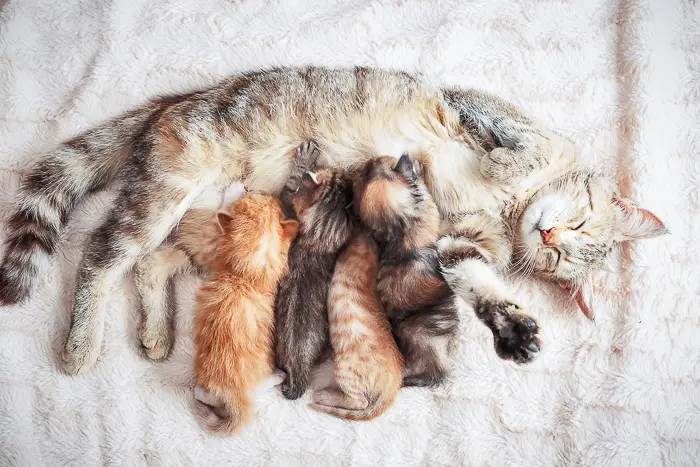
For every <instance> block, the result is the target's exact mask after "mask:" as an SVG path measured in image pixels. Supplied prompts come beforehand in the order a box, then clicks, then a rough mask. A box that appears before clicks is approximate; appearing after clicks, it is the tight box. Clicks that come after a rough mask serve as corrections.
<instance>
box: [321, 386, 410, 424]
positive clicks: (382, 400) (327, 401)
mask: <svg viewBox="0 0 700 467" xmlns="http://www.w3.org/2000/svg"><path fill="white" fill-rule="evenodd" d="M320 392H323V390H321V391H320ZM319 395H320V396H321V397H318V396H319ZM367 396H368V397H367V401H368V404H367V407H365V408H364V409H348V408H345V407H338V406H336V405H332V404H334V401H333V400H332V399H333V398H334V397H335V395H334V394H330V393H329V394H328V395H323V394H318V393H315V394H314V400H316V402H312V403H311V404H309V407H311V408H312V409H314V410H316V411H318V412H323V413H326V414H328V415H333V416H334V417H338V418H344V419H345V420H351V421H368V420H372V419H374V418H377V417H378V416H380V415H381V414H383V413H384V412H386V411H387V410H388V409H389V407H391V406H392V405H393V404H394V399H395V398H396V394H395V393H392V394H381V393H379V394H367ZM336 402H337V403H341V402H340V400H338V401H336Z"/></svg>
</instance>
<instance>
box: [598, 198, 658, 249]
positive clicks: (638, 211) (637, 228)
mask: <svg viewBox="0 0 700 467" xmlns="http://www.w3.org/2000/svg"><path fill="white" fill-rule="evenodd" d="M612 203H613V207H614V208H615V209H617V211H618V218H619V223H618V232H617V238H616V240H617V241H620V242H622V241H626V240H639V239H643V238H653V237H658V236H659V235H664V234H667V233H668V229H666V226H665V225H664V223H663V222H661V220H660V219H659V218H658V217H656V216H655V215H654V214H652V213H651V212H650V211H647V210H646V209H643V208H641V207H639V206H638V205H637V203H635V202H634V201H632V200H629V199H627V198H623V197H621V196H615V197H614V198H613V200H612Z"/></svg>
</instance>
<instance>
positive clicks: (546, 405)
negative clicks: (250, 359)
mask: <svg viewBox="0 0 700 467" xmlns="http://www.w3.org/2000/svg"><path fill="white" fill-rule="evenodd" d="M300 64H317V65H356V64H362V65H376V66H382V67H395V68H402V69H405V70H409V71H422V72H424V73H426V74H427V75H429V76H431V77H434V78H436V79H438V80H439V81H441V82H444V83H446V84H455V85H463V86H478V87H481V88H484V89H487V90H490V91H493V92H496V93H499V94H500V95H502V96H503V97H506V98H508V99H511V100H513V101H514V102H516V103H518V104H519V105H521V106H522V107H524V108H526V109H527V110H528V111H529V112H530V113H531V114H532V115H533V116H535V117H536V118H539V119H540V120H542V121H543V122H544V123H545V124H547V125H549V126H550V127H552V128H554V129H555V130H558V131H560V132H561V133H563V134H564V135H566V136H567V137H569V138H571V139H572V140H573V141H574V142H575V143H576V144H577V145H579V146H580V147H581V148H582V150H583V152H584V154H585V158H586V160H587V161H588V162H590V163H592V164H594V165H596V166H598V167H601V168H603V169H604V170H605V171H607V172H608V173H609V174H611V175H612V176H613V177H615V178H616V179H618V180H620V181H621V183H622V189H623V192H624V193H625V194H627V195H630V196H633V197H635V198H637V199H638V200H639V201H640V202H641V203H642V204H643V205H644V206H645V207H647V208H649V209H651V210H652V211H653V212H655V213H656V214H658V215H659V216H660V217H661V218H662V219H663V221H664V222H665V223H666V224H667V226H668V227H669V229H670V231H671V233H672V234H671V235H668V236H665V237H661V238H657V239H654V240H647V241H644V242H640V243H638V244H630V245H627V246H626V247H625V248H624V249H623V250H622V254H621V255H619V261H618V263H619V264H618V265H616V266H614V267H613V268H612V270H611V271H608V272H604V273H601V274H600V275H598V276H597V278H596V280H595V281H594V282H593V283H592V286H591V288H590V291H589V292H588V293H589V295H591V296H592V306H593V307H594V308H595V310H596V312H597V320H596V322H595V323H592V322H589V321H586V320H585V319H584V318H583V316H582V315H581V314H580V313H579V312H578V311H577V309H576V307H575V305H574V304H573V303H571V302H570V301H568V300H567V299H566V297H564V295H563V294H562V293H561V292H560V291H558V290H556V289H554V288H551V287H548V286H544V285H541V284H536V283H532V282H521V283H517V284H516V286H517V287H518V288H519V290H520V297H521V298H522V301H523V302H524V303H525V304H526V305H527V307H528V308H529V309H530V310H531V311H532V312H533V314H534V315H535V316H537V318H538V320H539V323H540V325H541V327H542V334H543V336H542V337H543V341H544V349H543V351H542V352H541V355H540V356H539V358H538V359H537V360H536V361H535V362H534V363H533V364H531V365H529V366H524V367H517V366H515V365H514V364H511V363H508V362H504V361H501V360H499V359H498V358H497V357H496V354H495V352H494V350H493V347H492V345H493V344H492V337H491V335H490V332H489V331H488V330H487V329H486V328H485V327H484V326H482V325H481V324H480V323H478V322H477V321H476V319H475V318H473V317H472V316H467V318H466V326H465V328H466V329H465V334H464V337H463V339H462V350H461V357H460V360H459V364H458V368H457V371H456V372H455V375H454V380H453V381H452V382H451V383H450V384H448V385H447V386H446V387H444V388H442V389H440V390H435V391H429V390H420V389H410V390H404V391H402V393H401V395H400V397H399V399H398V402H397V403H396V405H395V406H394V407H393V408H392V409H391V410H390V411H389V412H388V413H386V415H384V416H383V417H381V418H380V419H379V420H376V421H374V422H370V423H354V424H352V423H348V422H344V421H341V420H336V419H334V418H331V417H328V416H325V415H321V414H318V413H315V412H313V411H311V410H309V409H308V408H307V407H306V403H307V402H308V399H304V400H300V401H297V402H289V401H286V400H284V399H283V398H282V396H281V395H279V394H278V393H277V392H276V391H275V390H273V389H270V390H268V391H266V392H263V393H262V394H261V395H260V396H259V397H258V398H257V404H258V407H259V418H258V420H257V421H256V422H255V423H253V424H252V425H250V426H248V427H247V428H246V429H245V430H244V432H243V433H242V434H241V435H240V436H237V437H234V438H228V439H221V438H216V437H213V436H210V435H209V434H207V433H206V432H205V431H204V430H203V429H202V428H201V427H200V426H199V425H198V423H197V421H196V419H195V417H194V414H193V411H192V407H191V388H192V384H193V369H192V358H193V347H192V341H191V324H192V312H193V307H192V304H193V298H194V294H195V291H196V286H197V281H196V280H193V279H188V280H183V281H181V282H179V283H178V294H179V295H178V298H179V301H178V307H177V310H178V311H177V317H176V321H177V340H176V343H175V349H174V354H173V356H172V357H171V359H170V360H169V361H167V362H164V363H160V364H154V363H151V362H149V361H147V360H146V359H144V358H143V357H141V355H140V353H139V343H138V339H137V327H138V321H139V316H138V313H137V310H136V308H135V296H134V287H133V284H132V280H131V278H130V277H127V278H125V280H124V282H123V285H120V286H119V287H118V289H117V290H115V291H114V292H113V293H111V294H110V295H109V298H108V300H107V304H106V306H107V307H108V312H107V318H106V331H105V337H104V344H103V351H102V356H101V358H100V360H99V361H98V363H97V364H96V366H95V367H94V368H93V369H92V371H90V372H89V373H87V374H85V375H83V376H78V377H70V376H67V375H65V374H63V373H62V372H61V371H60V370H59V368H60V366H59V365H58V361H59V354H60V350H61V347H62V345H63V342H64V338H65V335H66V332H67V329H68V325H69V309H70V305H71V301H72V300H71V291H72V287H73V283H74V280H75V272H76V268H77V263H78V261H79V260H80V257H81V253H82V245H83V242H84V240H85V236H86V234H87V233H88V232H89V231H90V230H91V229H93V228H94V227H95V226H96V225H97V224H98V223H99V221H100V219H101V218H102V216H104V214H105V213H106V211H107V210H108V209H109V206H110V201H111V199H112V196H113V193H106V194H102V195H99V196H96V197H94V198H92V199H90V200H88V201H86V202H85V203H83V204H81V206H80V208H79V209H78V210H77V212H76V213H75V215H74V216H73V221H72V222H71V224H70V226H69V228H68V229H67V230H66V232H65V234H64V235H63V237H62V243H61V248H60V251H59V253H58V254H57V255H56V257H55V258H54V260H53V261H52V263H51V265H50V267H48V268H47V269H46V270H44V271H42V273H41V283H40V286H39V289H38V290H37V291H36V293H35V294H34V295H33V297H32V298H31V300H29V301H28V302H26V303H25V304H22V305H21V306H13V307H8V308H3V309H0V465H1V466H15V465H21V466H25V465H46V466H59V465H61V466H62V465H79V466H82V467H84V466H93V465H114V466H134V465H154V466H156V465H162V466H176V465H188V466H189V465H206V466H209V465H241V466H243V465H323V466H326V465H358V466H359V465H367V466H378V465H397V466H398V465H401V466H405V465H487V464H488V465H494V466H501V465H520V466H535V465H591V466H604V465H610V466H619V465H630V466H637V465H649V466H651V465H694V464H695V465H697V463H698V462H700V388H699V384H700V383H699V378H700V327H699V326H700V324H699V323H700V285H699V284H700V265H699V264H698V261H700V246H699V245H700V234H698V231H700V216H699V215H698V214H699V210H700V158H699V157H698V151H699V150H700V133H698V131H699V129H700V2H697V3H696V2H695V1H692V0H617V1H614V0H585V1H584V0H581V1H578V2H573V1H566V2H565V1H541V0H522V1H520V2H513V1H510V0H472V1H462V0H393V1H389V0H385V1H370V0H349V1H348V0H324V1H314V0H293V1H290V0H234V1H230V2H229V1H225V0H196V1H195V0H111V1H100V2H94V1H90V0H83V1H80V0H62V1H60V2H58V1H54V0H34V1H32V0H24V1H21V0H15V1H13V0H9V2H8V3H7V4H5V5H4V6H3V7H2V13H1V17H0V168H1V169H2V172H1V173H0V224H2V225H3V227H2V230H3V231H4V224H5V221H6V219H7V217H8V215H9V210H10V203H11V201H12V200H13V199H14V196H15V195H16V192H17V186H18V185H17V183H18V179H19V176H20V174H21V173H22V172H23V171H25V170H26V169H27V168H28V167H30V166H31V164H32V163H33V162H34V161H36V160H38V159H39V158H40V157H41V155H42V153H44V152H45V151H47V150H48V149H49V148H51V147H54V146H55V145H56V144H58V143H59V142H61V141H62V140H65V139H67V138H70V137H72V136H74V135H76V134H78V133H79V132H81V131H83V130H85V129H88V128H90V127H91V126H93V125H95V124H96V123H98V122H100V121H103V120H105V119H107V118H109V117H112V116H115V115H117V114H119V113H120V112H122V111H124V110H126V109H129V108H132V107H134V106H136V105H138V104H140V103H143V102H145V101H146V100H147V99H148V98H149V97H152V96H155V95H158V94H165V93H172V92H183V91H187V90H192V89H197V88H200V87H204V86H208V85H210V84H213V83H215V82H216V81H217V80H219V79H220V78H222V77H224V76H226V75H228V74H231V73H235V72H238V71H243V70H249V69H254V68H260V67H271V66H276V65H300ZM307 397H308V395H307Z"/></svg>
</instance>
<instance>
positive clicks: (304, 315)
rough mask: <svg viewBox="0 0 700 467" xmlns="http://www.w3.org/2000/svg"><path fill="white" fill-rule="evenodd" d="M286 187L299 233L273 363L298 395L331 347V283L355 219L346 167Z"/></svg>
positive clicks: (280, 302)
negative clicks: (295, 186)
mask: <svg viewBox="0 0 700 467" xmlns="http://www.w3.org/2000/svg"><path fill="white" fill-rule="evenodd" d="M291 191H293V194H292V193H289V192H291ZM285 192H286V193H283V194H282V199H283V200H290V201H291V203H292V207H293V211H294V213H295V215H296V217H297V219H298V220H299V233H298V235H297V238H296V240H295V241H294V243H293V244H292V247H291V250H290V252H289V273H288V274H287V275H286V276H285V277H284V278H282V280H281V281H280V285H279V291H278V293H277V301H276V303H275V319H276V329H275V363H276V365H277V368H279V369H280V370H282V371H283V372H284V373H285V374H286V375H287V376H286V378H285V380H284V381H283V382H282V384H281V385H280V389H281V391H282V394H283V395H284V397H286V398H287V399H298V398H299V397H301V396H302V395H303V394H304V392H305V391H306V389H307V387H308V385H309V381H310V377H311V370H312V368H313V366H314V365H316V364H318V363H319V362H320V361H321V360H322V358H323V356H324V354H325V353H327V351H328V350H329V348H330V341H329V334H328V332H329V331H328V313H327V302H328V287H329V285H330V282H331V279H332V277H333V269H334V267H335V263H336V260H337V259H338V255H339V254H340V252H341V251H342V250H343V248H344V247H345V245H346V244H347V243H348V241H349V240H350V236H351V232H352V219H351V217H350V215H349V213H348V212H347V210H346V206H348V205H349V204H350V201H351V200H352V191H351V188H350V181H349V179H348V178H347V177H346V176H345V175H344V174H343V173H342V172H339V171H337V170H331V169H324V170H321V171H319V172H318V173H316V174H310V173H308V172H307V173H306V174H305V175H304V177H303V178H302V180H301V182H300V183H299V186H298V187H297V189H295V190H291V189H290V187H287V188H285Z"/></svg>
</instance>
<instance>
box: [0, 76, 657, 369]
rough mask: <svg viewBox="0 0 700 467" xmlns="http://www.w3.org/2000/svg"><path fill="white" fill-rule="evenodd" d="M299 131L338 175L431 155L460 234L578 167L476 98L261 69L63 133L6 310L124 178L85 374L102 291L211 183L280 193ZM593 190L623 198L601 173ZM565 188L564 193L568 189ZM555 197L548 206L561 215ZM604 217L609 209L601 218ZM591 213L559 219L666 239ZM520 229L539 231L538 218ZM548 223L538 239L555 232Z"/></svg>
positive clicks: (2, 290) (39, 183)
mask: <svg viewBox="0 0 700 467" xmlns="http://www.w3.org/2000/svg"><path fill="white" fill-rule="evenodd" d="M306 140H315V141H316V142H317V143H318V144H319V145H320V148H321V150H322V152H323V160H322V161H321V165H322V166H323V167H328V168H337V169H345V170H347V169H357V168H359V167H361V166H362V165H363V164H364V163H365V162H367V160H368V159H369V158H370V157H374V155H376V154H383V155H387V154H388V155H391V154H396V153H397V151H401V152H403V151H408V152H409V153H410V154H411V155H413V157H414V158H416V159H419V160H420V162H421V163H422V164H423V166H424V168H425V183H426V186H427V187H428V189H429V191H430V194H431V195H432V196H433V199H434V200H435V203H436V204H437V206H438V209H439V211H440V214H441V216H442V217H443V219H445V220H448V221H450V222H449V224H451V225H448V226H447V227H452V229H451V230H450V232H451V238H452V239H454V240H457V241H459V238H458V237H459V231H460V230H459V228H458V226H457V224H459V223H460V222H462V215H463V214H464V213H472V212H475V211H479V210H486V211H488V212H495V213H498V212H500V211H501V210H503V209H504V208H505V204H506V203H507V202H509V201H510V200H512V199H513V198H517V199H518V202H523V200H525V199H526V198H528V197H530V196H532V195H533V194H535V193H536V192H537V191H538V190H539V189H540V188H541V187H542V186H545V185H547V184H548V183H551V182H552V181H553V180H556V179H558V178H559V177H560V176H562V175H565V174H567V173H568V172H571V171H575V170H578V167H577V164H576V161H577V158H578V154H577V152H576V150H575V149H574V148H573V147H572V146H571V145H570V144H569V143H568V142H567V141H566V140H564V139H563V138H561V137H560V136H558V135H556V134H554V133H553V132H551V131H549V130H547V129H546V128H543V127H541V126H540V125H538V124H537V123H536V122H533V121H532V120H530V119H529V118H528V117H526V116H525V115H524V114H523V113H522V112H521V111H520V110H519V109H517V108H516V107H515V106H513V105H511V104H509V103H508V102H505V101H503V100H502V99H499V98H497V97H495V96H492V95H489V94H486V93H483V92H479V91H475V90H466V89H458V88H439V87H437V86H435V85H434V84H431V83H429V82H427V81H426V80H424V79H423V78H422V77H421V76H420V75H412V74H409V73H405V72H401V71H389V70H381V69H371V68H366V67H355V68H346V69H329V68H322V67H302V68H277V69H272V70H262V71H253V72H249V73H245V74H240V75H237V76H233V77H230V78H228V79H225V80H223V82H222V83H220V84H219V85H217V86H214V87H212V88H211V89H207V90H203V91H201V92H193V93H190V94H186V95H181V96H171V97H166V98H161V99H155V100H153V101H151V102H150V103H148V104H145V105H144V106H142V107H140V108H137V109H135V110H132V111H130V112H126V113H125V114H124V115H122V116H120V117H117V118H115V119H113V120H111V121H109V122H106V123H104V124H102V125H99V126H97V127H95V128H94V129H91V130H89V131H86V132H85V133H83V134H81V135H78V136H76V137H75V138H73V139H71V140H69V141H67V142H65V143H64V144H63V145H61V146H59V147H58V148H56V149H55V150H53V151H51V152H50V153H49V154H48V155H47V156H46V158H45V159H44V160H42V161H41V162H39V163H38V164H36V165H35V166H34V167H32V168H31V169H30V170H29V172H28V174H27V175H26V176H25V177H24V180H23V181H22V185H21V188H20V192H19V195H18V200H17V203H16V207H15V212H14V213H13V215H12V216H11V217H10V219H9V222H8V229H7V238H6V240H5V251H4V253H3V259H2V264H1V265H0V303H3V304H12V303H17V302H19V301H21V300H24V299H25V298H27V297H28V295H29V293H30V291H31V290H32V289H33V287H34V285H35V283H36V278H37V276H38V275H39V273H40V271H41V268H42V264H43V260H44V259H46V258H48V257H50V256H51V255H53V254H54V252H55V250H56V246H57V242H58V239H59V237H60V234H61V232H62V231H63V228H64V226H65V224H66V223H67V221H68V219H69V217H70V214H71V213H72V212H73V210H74V208H75V206H76V205H77V203H78V202H79V201H80V200H82V199H83V198H85V197H86V196H88V195H90V194H92V193H94V192H96V191H98V190H101V189H103V188H104V187H105V186H107V185H108V184H109V183H110V182H112V181H114V180H121V181H122V182H123V188H122V191H121V193H120V194H119V196H118V197H117V199H116V201H115V205H114V207H113V209H112V211H111V212H110V213H109V215H108V216H107V217H106V219H105V220H104V222H103V224H102V226H101V227H99V228H98V229H97V230H96V231H95V232H94V233H93V234H92V236H91V237H90V239H89V241H88V242H87V244H86V246H85V252H84V256H83V259H82V262H81V264H80V267H79V269H78V275H77V279H76V281H75V291H74V297H75V303H74V305H73V311H72V314H71V328H70V332H69V333H68V338H67V340H66V345H65V352H64V369H65V370H66V371H67V372H68V373H71V374H77V373H80V372H82V371H85V370H87V369H89V368H90V367H91V366H92V365H93V364H94V363H95V361H96V360H97V357H98V356H99V354H100V347H101V341H102V335H103V328H104V311H105V308H104V306H103V303H104V302H105V299H104V295H105V293H106V292H107V291H108V290H109V288H110V287H111V285H112V284H114V283H115V281H116V280H117V279H119V278H120V277H121V276H122V275H123V274H125V273H126V272H127V271H129V270H130V269H131V268H132V267H133V265H134V264H135V263H136V262H137V261H138V260H139V259H140V258H142V257H143V256H145V255H146V254H148V253H150V252H152V251H153V250H155V249H156V248H157V247H158V246H159V245H160V244H161V243H162V242H163V240H164V239H166V238H167V237H168V235H169V234H170V232H171V230H173V228H174V227H175V226H176V225H177V224H178V222H179V220H180V218H181V217H182V216H183V215H184V213H185V212H186V211H187V210H188V208H189V206H190V205H191V204H192V202H193V201H194V200H195V199H196V198H197V196H198V195H199V193H200V192H201V191H202V190H203V189H204V187H206V186H208V185H210V184H211V183H221V184H223V185H228V184H230V183H231V182H235V181H238V182H241V183H243V184H244V185H245V186H246V187H247V188H249V189H250V190H251V191H259V192H264V193H270V194H276V193H279V191H280V190H281V189H282V188H283V186H284V183H285V181H286V179H287V177H288V175H289V172H290V171H291V170H292V166H293V157H290V156H289V155H288V154H289V153H288V151H289V150H292V149H294V148H296V147H297V146H298V144H299V142H300V141H306ZM577 180H581V179H580V178H577ZM576 183H577V187H576V191H577V192H580V193H585V192H586V186H585V183H582V182H581V181H579V182H576ZM590 185H591V186H594V185H598V186H601V187H603V189H601V193H607V194H608V195H610V194H611V193H615V192H616V190H615V188H614V185H613V184H611V183H609V182H605V181H604V179H602V178H599V177H597V178H596V179H595V181H593V182H591V183H590ZM559 194H561V195H562V196H561V197H560V198H561V199H562V200H563V201H565V200H566V199H571V198H572V196H571V193H564V192H559ZM555 204H556V203H555ZM555 204H552V205H550V207H549V208H547V209H546V210H548V211H549V212H550V214H552V215H550V216H549V217H550V218H552V219H554V218H556V217H557V216H554V215H553V214H556V213H557V212H558V211H559V210H558V209H554V208H553V207H552V206H554V205H555ZM538 209H539V208H538ZM530 212H531V213H534V212H535V209H534V207H533V209H531V210H530ZM543 212H544V211H543ZM600 212H607V213H608V214H605V215H603V216H602V217H600V218H599V217H598V214H599V213H600ZM586 213H587V211H580V210H577V209H567V210H566V213H565V215H562V216H558V220H557V223H556V227H557V228H559V229H560V230H571V229H569V227H575V224H574V225H571V224H569V222H570V221H572V220H573V218H574V217H577V216H579V215H581V216H582V217H585V218H586V219H590V220H591V221H592V222H593V223H596V224H597V220H596V219H600V220H601V221H603V222H605V221H606V220H609V221H610V223H609V224H606V225H604V226H602V229H601V232H603V238H602V239H597V238H595V235H596V232H597V230H596V229H591V231H587V232H588V233H589V234H590V235H591V237H590V240H591V241H594V242H595V243H596V244H598V245H600V247H601V248H602V247H603V246H612V245H615V244H617V243H619V242H620V241H624V240H627V239H629V238H634V239H638V238H645V237H651V236H655V235H660V234H662V233H664V232H665V229H664V227H663V224H661V222H660V221H659V220H658V218H656V217H655V216H653V215H652V214H651V213H649V212H648V211H645V210H643V209H641V208H639V207H638V206H636V205H635V204H634V203H632V202H630V201H629V200H627V199H625V198H622V197H620V196H619V195H617V194H615V195H612V196H605V197H602V198H600V203H599V204H598V205H597V206H596V207H595V214H593V215H591V216H588V214H586ZM584 214H585V216H583V215H584ZM526 217H527V218H528V219H530V218H529V216H526ZM546 217H547V216H545V218H546ZM468 222H471V221H468ZM468 222H467V223H468ZM510 225H512V224H510ZM518 225H520V226H522V227H523V228H524V229H526V228H527V227H534V226H533V222H532V221H531V220H528V221H527V222H518ZM540 227H541V228H542V229H543V230H541V232H543V233H545V232H548V231H549V230H548V229H549V228H550V227H552V228H554V225H552V226H546V225H542V226H540ZM528 232H530V231H528ZM605 232H608V233H610V235H607V234H606V233H605ZM534 234H536V235H539V236H540V237H541V238H542V243H540V244H538V246H537V247H536V248H535V249H532V245H531V247H528V248H529V250H528V251H530V253H532V254H535V255H539V256H541V257H542V260H540V261H539V262H537V264H536V267H535V269H534V270H533V273H534V274H536V275H539V274H541V273H542V274H544V275H545V276H547V277H557V278H559V277H566V276H567V275H568V273H567V272H566V271H568V269H569V266H563V265H564V264H565V262H564V261H563V259H562V261H559V264H558V266H556V267H555V268H554V269H555V270H554V272H553V273H550V272H547V270H546V268H547V267H549V268H550V269H551V266H550V265H547V266H546V267H545V269H543V268H542V265H544V264H545V260H546V261H549V259H548V258H550V257H552V256H553V255H554V256H556V253H555V248H559V249H560V250H562V251H561V252H562V254H563V255H564V254H565V253H566V251H563V250H564V248H563V247H562V246H552V245H545V244H544V243H543V242H544V238H546V237H547V234H546V233H545V235H544V237H542V234H539V233H538V232H537V231H535V232H534ZM528 235H529V233H528ZM570 236H571V235H565V236H564V237H570ZM564 237H562V238H564ZM524 238H525V235H524V234H523V239H524ZM532 239H534V240H535V241H537V242H540V240H538V239H537V238H536V237H534V236H533V237H532ZM465 241H467V242H471V241H472V239H469V238H467V239H465ZM587 241H589V240H588V238H586V237H584V238H582V239H581V240H580V242H579V243H580V244H583V243H585V242H587ZM566 242H567V243H568V242H569V240H566ZM549 243H552V242H549ZM602 249H603V250H604V251H609V250H608V249H605V248H602ZM557 251H558V250H557ZM588 257H589V256H581V257H577V256H575V255H574V256H572V257H571V258H569V259H572V261H579V260H580V263H578V264H577V265H576V266H575V268H576V269H577V270H581V271H584V272H585V274H586V275H588V274H590V273H591V272H592V271H593V270H595V269H596V268H597V267H599V261H598V260H597V259H594V261H593V262H591V263H587V262H586V261H587V258H588ZM563 258H568V256H563ZM484 264H485V263H484ZM559 269H561V270H562V271H561V274H560V273H559ZM494 274H495V273H494ZM577 277H579V276H578V274H577ZM501 285H502V287H503V288H504V289H503V291H505V292H506V293H504V294H501V297H500V298H502V299H506V296H508V295H509V294H508V293H507V290H506V288H505V287H506V286H505V285H504V284H501Z"/></svg>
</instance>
